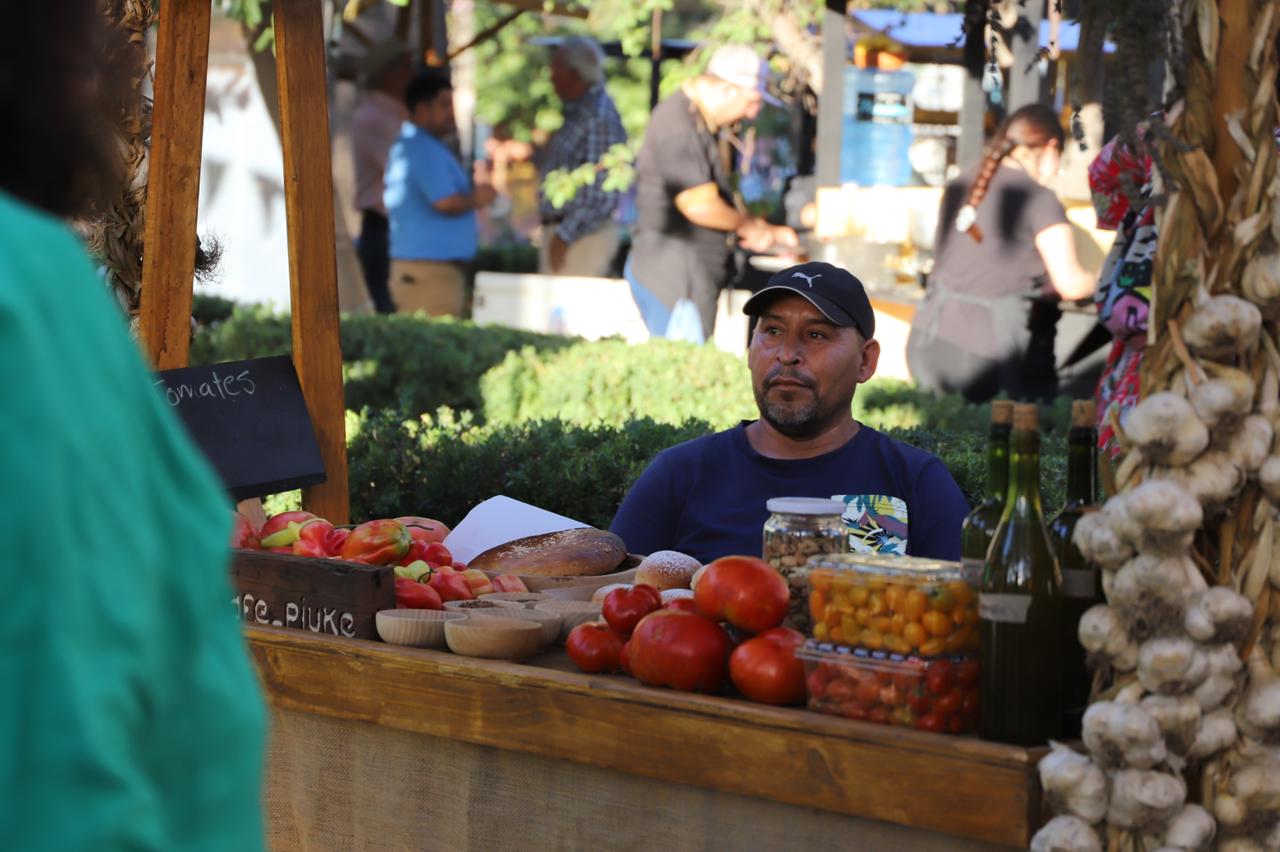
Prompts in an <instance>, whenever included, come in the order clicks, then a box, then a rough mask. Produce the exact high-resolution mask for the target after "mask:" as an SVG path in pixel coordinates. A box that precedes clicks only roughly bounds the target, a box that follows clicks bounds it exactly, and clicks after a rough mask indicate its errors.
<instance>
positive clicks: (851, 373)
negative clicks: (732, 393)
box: [747, 294, 880, 440]
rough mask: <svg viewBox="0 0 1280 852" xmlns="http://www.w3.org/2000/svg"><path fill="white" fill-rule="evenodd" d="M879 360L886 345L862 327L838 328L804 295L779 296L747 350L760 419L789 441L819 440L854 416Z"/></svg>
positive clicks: (766, 310)
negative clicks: (856, 399)
mask: <svg viewBox="0 0 1280 852" xmlns="http://www.w3.org/2000/svg"><path fill="white" fill-rule="evenodd" d="M879 358H880V344H879V343H878V342H877V341H875V340H867V341H864V340H863V339H862V335H861V334H860V333H859V332H858V330H857V329H856V328H844V327H841V326H837V325H835V324H834V323H833V322H831V320H829V319H827V317H826V316H825V315H824V314H823V313H822V311H820V310H818V309H817V308H816V307H814V306H813V303H811V302H810V301H809V300H808V299H805V298H804V297H803V296H797V295H791V294H788V295H782V296H777V297H776V298H774V299H773V300H772V301H771V302H768V303H767V304H766V305H765V307H764V310H763V311H762V312H761V314H760V319H759V322H758V323H757V324H756V329H755V332H754V333H753V334H752V336H751V346H750V348H749V349H748V350H747V365H748V366H749V367H750V368H751V386H752V390H753V391H754V392H755V397H756V407H757V408H759V409H760V417H761V418H763V419H764V421H765V422H767V423H768V424H769V425H771V426H773V428H775V429H777V430H778V431H779V432H781V433H782V434H783V435H786V436H787V437H789V438H795V439H798V440H803V439H807V438H812V437H815V436H817V435H819V434H821V433H822V432H823V431H825V430H826V429H827V428H829V427H830V426H832V425H833V424H836V423H838V422H840V421H841V420H842V419H844V418H846V417H848V416H849V414H850V411H849V409H850V406H851V405H852V403H853V393H854V391H855V390H856V389H857V387H858V385H859V384H860V383H861V382H865V381H866V380H867V379H869V378H871V376H872V375H874V374H875V371H876V362H877V361H878V360H879Z"/></svg>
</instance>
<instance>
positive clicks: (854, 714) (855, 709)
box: [840, 703, 867, 722]
mask: <svg viewBox="0 0 1280 852" xmlns="http://www.w3.org/2000/svg"><path fill="white" fill-rule="evenodd" d="M840 715H841V716H844V717H845V718H846V719H856V720H858V721H859V722H865V721H866V720H867V708H865V707H863V706H862V705H861V704H853V703H849V704H845V705H844V706H843V707H841V708H840Z"/></svg>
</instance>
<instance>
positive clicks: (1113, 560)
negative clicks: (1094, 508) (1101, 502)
mask: <svg viewBox="0 0 1280 852" xmlns="http://www.w3.org/2000/svg"><path fill="white" fill-rule="evenodd" d="M1117 500H1118V498H1116V497H1112V498H1111V499H1110V500H1108V501H1107V504H1106V505H1107V506H1110V505H1111V504H1112V503H1114V502H1117ZM1113 514H1114V513H1112V514H1109V513H1108V512H1107V510H1106V507H1104V508H1103V510H1102V511H1101V512H1090V513H1088V514H1087V515H1084V516H1083V517H1081V518H1080V520H1078V521H1076V530H1075V533H1073V534H1072V537H1071V541H1072V542H1073V543H1074V544H1075V546H1076V547H1078V548H1079V549H1080V552H1081V553H1082V554H1083V555H1084V557H1085V559H1088V560H1089V561H1090V562H1093V563H1095V564H1096V565H1100V566H1102V567H1103V568H1106V569H1109V570H1112V569H1115V568H1117V567H1119V566H1120V565H1122V564H1124V563H1125V562H1127V561H1129V559H1131V558H1132V557H1133V553H1134V550H1133V545H1131V544H1130V543H1129V541H1128V539H1127V538H1124V537H1123V536H1121V535H1120V534H1119V532H1117V529H1116V526H1115V524H1114V523H1113Z"/></svg>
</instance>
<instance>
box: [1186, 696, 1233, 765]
mask: <svg viewBox="0 0 1280 852" xmlns="http://www.w3.org/2000/svg"><path fill="white" fill-rule="evenodd" d="M1235 741H1236V720H1235V716H1234V715H1233V714H1232V712H1231V711H1230V710H1228V709H1227V708H1226V707H1219V708H1218V709H1217V710H1214V711H1213V712H1212V713H1207V714H1205V716H1204V718H1203V719H1201V720H1200V728H1199V730H1197V731H1196V738H1195V742H1193V743H1192V744H1191V756H1192V757H1198V758H1201V759H1204V758H1207V757H1212V756H1213V755H1215V754H1217V753H1218V752H1220V751H1222V750H1224V749H1226V748H1229V747H1230V746H1231V744H1232V743H1234V742H1235Z"/></svg>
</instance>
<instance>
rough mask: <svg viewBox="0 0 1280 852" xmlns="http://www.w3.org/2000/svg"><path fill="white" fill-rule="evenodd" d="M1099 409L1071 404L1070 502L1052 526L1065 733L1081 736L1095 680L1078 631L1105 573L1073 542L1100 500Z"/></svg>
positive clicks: (1097, 595)
mask: <svg viewBox="0 0 1280 852" xmlns="http://www.w3.org/2000/svg"><path fill="white" fill-rule="evenodd" d="M1095 414H1096V406H1095V405H1094V402H1093V400H1080V399H1078V400H1076V401H1075V402H1073V403H1071V431H1070V432H1068V433H1067V504H1066V505H1065V506H1063V507H1062V511H1061V512H1059V513H1058V514H1057V516H1056V517H1055V518H1054V519H1053V520H1052V521H1050V522H1049V540H1050V543H1051V544H1052V545H1053V553H1054V556H1056V557H1057V559H1058V567H1059V569H1060V570H1061V571H1062V625H1061V627H1062V638H1061V640H1060V642H1061V648H1062V665H1063V690H1064V695H1063V702H1062V712H1063V716H1062V735H1063V736H1065V737H1078V736H1080V718H1081V717H1082V716H1083V715H1084V711H1085V708H1086V707H1087V706H1088V704H1089V689H1090V687H1091V686H1092V677H1091V676H1090V674H1089V669H1088V667H1087V666H1086V665H1085V651H1084V648H1082V647H1081V646H1080V639H1079V637H1078V636H1077V628H1078V627H1079V625H1080V616H1082V615H1084V612H1085V610H1087V609H1088V608H1089V607H1091V606H1093V605H1094V604H1096V603H1101V602H1102V599H1103V598H1102V573H1101V572H1100V571H1099V570H1098V566H1097V565H1094V564H1093V563H1091V562H1089V561H1088V560H1086V559H1085V558H1084V555H1083V554H1081V553H1080V549H1079V548H1078V547H1076V546H1075V544H1074V543H1073V542H1072V541H1071V535H1072V533H1074V532H1075V529H1076V522H1077V521H1079V520H1080V518H1081V516H1083V515H1084V514H1085V512H1088V511H1091V507H1092V506H1093V504H1094V501H1095V500H1096V499H1097V488H1098V480H1097V447H1098V433H1097V428H1096V425H1095V424H1096V422H1097V421H1096V420H1095V419H1094V417H1095Z"/></svg>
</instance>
